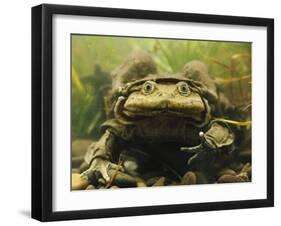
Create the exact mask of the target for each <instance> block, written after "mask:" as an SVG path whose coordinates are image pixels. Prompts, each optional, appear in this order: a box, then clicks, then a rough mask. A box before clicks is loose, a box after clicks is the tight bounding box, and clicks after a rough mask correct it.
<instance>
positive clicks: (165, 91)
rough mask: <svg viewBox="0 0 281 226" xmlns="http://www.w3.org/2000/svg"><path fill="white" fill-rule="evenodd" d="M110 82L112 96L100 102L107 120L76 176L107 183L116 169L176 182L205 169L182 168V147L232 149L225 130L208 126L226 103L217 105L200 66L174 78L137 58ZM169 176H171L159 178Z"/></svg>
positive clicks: (228, 131) (231, 138) (229, 132)
mask: <svg viewBox="0 0 281 226" xmlns="http://www.w3.org/2000/svg"><path fill="white" fill-rule="evenodd" d="M112 77H113V84H112V91H111V92H110V93H109V95H108V96H107V98H105V102H106V109H105V110H106V112H107V114H108V120H107V121H106V122H105V123H104V124H103V125H102V128H101V131H102V136H101V138H100V139H99V140H98V141H97V142H96V143H94V144H93V145H91V146H90V148H89V150H88V152H87V154H86V156H85V162H86V163H87V164H88V169H87V170H86V171H84V172H83V173H82V176H84V177H87V178H88V179H91V180H96V181H98V180H99V179H100V178H102V179H103V180H104V181H108V180H109V179H110V177H111V175H110V171H111V170H112V169H119V170H121V171H125V172H126V173H128V174H130V175H133V176H137V177H138V178H142V179H143V180H144V181H148V179H149V176H147V175H151V173H152V174H153V172H158V174H159V172H160V175H158V174H157V175H158V176H166V177H169V176H171V174H173V175H172V176H171V177H173V180H177V179H178V180H180V178H181V176H182V175H183V174H184V173H185V172H186V171H187V170H191V169H196V170H201V169H202V168H206V167H205V165H206V164H204V163H203V164H201V163H199V164H197V165H196V162H195V166H190V165H188V164H187V160H188V158H190V157H191V156H192V155H187V154H186V153H184V152H182V151H180V150H181V148H182V147H191V146H195V145H200V144H202V146H200V147H201V149H206V150H211V149H214V150H226V149H231V147H232V146H233V143H234V141H235V135H234V134H233V132H232V130H231V129H230V127H229V126H227V125H225V124H224V123H220V122H213V121H212V119H213V118H214V117H216V116H218V115H219V112H221V111H222V110H224V109H226V108H228V107H229V103H228V102H227V101H224V102H222V101H220V100H222V99H224V100H225V98H221V99H220V98H219V96H218V93H217V88H216V85H215V83H214V81H213V80H212V79H211V78H210V76H209V75H208V72H207V69H206V66H205V65H204V64H203V63H201V62H198V61H194V62H190V63H188V64H186V65H185V67H184V68H183V71H182V72H180V73H178V74H158V73H157V70H156V66H155V64H154V62H153V61H152V59H151V57H150V56H149V55H147V54H145V53H143V52H141V53H137V54H135V55H132V56H131V57H130V58H129V59H128V60H127V61H126V62H125V63H124V64H123V65H121V66H120V67H118V68H117V69H116V70H114V71H113V73H112ZM148 87H150V88H148ZM124 153H125V154H124ZM140 153H141V154H140ZM210 153H211V152H210ZM225 153H227V152H225ZM208 155H209V154H208ZM124 156H125V157H124ZM122 158H123V159H122ZM120 159H122V161H121V160H120ZM208 161H209V160H207V161H205V163H206V162H208ZM128 162H129V163H128ZM118 163H119V165H117V164H118ZM120 163H121V164H120ZM163 163H164V165H165V166H163ZM208 163H211V162H210V161H209V162H208ZM207 165H210V164H207ZM164 168H165V169H164ZM207 168H208V170H209V171H210V172H211V171H212V169H210V167H209V166H208V167H207ZM167 169H168V170H167ZM170 169H171V170H170ZM169 170H170V171H172V173H165V172H166V171H169ZM161 172H164V173H163V174H164V175H162V173H161ZM175 174H176V176H175ZM153 175H154V174H153ZM176 177H178V178H176Z"/></svg>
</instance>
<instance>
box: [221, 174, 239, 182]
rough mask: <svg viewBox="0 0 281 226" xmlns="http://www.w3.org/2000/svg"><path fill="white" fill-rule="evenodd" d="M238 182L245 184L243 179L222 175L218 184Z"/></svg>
mask: <svg viewBox="0 0 281 226" xmlns="http://www.w3.org/2000/svg"><path fill="white" fill-rule="evenodd" d="M236 182H244V181H243V179H242V178H240V177H239V176H233V175H228V174H226V175H222V176H221V177H220V178H219V179H218V183H236Z"/></svg>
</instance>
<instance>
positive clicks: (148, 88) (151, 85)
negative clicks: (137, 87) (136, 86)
mask: <svg viewBox="0 0 281 226" xmlns="http://www.w3.org/2000/svg"><path fill="white" fill-rule="evenodd" d="M154 90H155V82H152V81H146V82H145V83H144V84H143V85H142V93H143V94H151V93H152V92H153V91H154Z"/></svg>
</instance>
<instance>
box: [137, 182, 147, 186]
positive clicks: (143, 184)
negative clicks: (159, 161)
mask: <svg viewBox="0 0 281 226" xmlns="http://www.w3.org/2000/svg"><path fill="white" fill-rule="evenodd" d="M137 187H147V186H146V184H145V183H144V182H143V181H138V182H137Z"/></svg>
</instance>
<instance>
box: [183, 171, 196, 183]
mask: <svg viewBox="0 0 281 226" xmlns="http://www.w3.org/2000/svg"><path fill="white" fill-rule="evenodd" d="M180 184H181V185H190V184H196V175H195V173H193V172H191V171H188V172H187V173H185V174H184V176H183V177H182V179H181V183H180Z"/></svg>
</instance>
